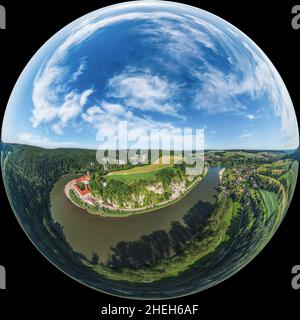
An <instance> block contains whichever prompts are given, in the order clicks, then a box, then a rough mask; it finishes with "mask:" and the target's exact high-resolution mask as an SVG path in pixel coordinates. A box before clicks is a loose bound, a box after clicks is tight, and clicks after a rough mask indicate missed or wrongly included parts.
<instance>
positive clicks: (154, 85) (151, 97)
mask: <svg viewBox="0 0 300 320" xmlns="http://www.w3.org/2000/svg"><path fill="white" fill-rule="evenodd" d="M108 85H109V91H108V96H110V97H113V98H118V99H121V100H122V102H123V103H124V104H125V105H126V106H128V107H131V108H134V109H139V110H142V111H153V112H159V113H163V114H168V115H171V116H177V117H179V114H178V111H179V109H180V106H179V105H178V104H176V103H174V104H171V103H170V101H172V100H173V98H174V96H176V94H178V90H179V86H178V85H177V84H175V83H170V82H169V81H168V80H167V79H166V78H163V77H159V76H157V75H153V74H151V72H150V71H136V70H125V71H124V72H123V73H121V74H119V75H116V76H114V77H113V78H111V79H110V80H109V83H108Z"/></svg>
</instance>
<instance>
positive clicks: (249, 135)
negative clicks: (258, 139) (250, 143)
mask: <svg viewBox="0 0 300 320" xmlns="http://www.w3.org/2000/svg"><path fill="white" fill-rule="evenodd" d="M252 137H253V133H251V132H245V133H243V134H241V135H240V138H241V139H245V138H252Z"/></svg>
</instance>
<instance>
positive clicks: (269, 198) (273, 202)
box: [259, 190, 278, 217]
mask: <svg viewBox="0 0 300 320" xmlns="http://www.w3.org/2000/svg"><path fill="white" fill-rule="evenodd" d="M259 192H260V195H261V198H262V200H263V203H264V205H265V208H266V214H267V217H269V216H271V215H272V214H274V213H276V212H277V210H278V200H277V197H276V194H275V193H274V192H270V191H266V190H259Z"/></svg>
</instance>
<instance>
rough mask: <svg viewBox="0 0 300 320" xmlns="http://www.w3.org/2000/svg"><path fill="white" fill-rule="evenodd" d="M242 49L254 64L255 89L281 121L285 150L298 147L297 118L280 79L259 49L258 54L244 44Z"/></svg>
mask: <svg viewBox="0 0 300 320" xmlns="http://www.w3.org/2000/svg"><path fill="white" fill-rule="evenodd" d="M244 47H245V48H246V50H248V52H250V54H251V56H252V57H253V59H254V61H255V62H256V68H255V71H254V72H255V80H256V86H257V88H259V89H260V90H262V92H266V93H267V94H268V97H269V101H270V106H271V107H272V108H273V111H274V113H275V115H276V116H277V117H280V119H281V128H280V131H281V134H282V135H283V137H284V138H285V140H286V141H285V148H297V147H298V146H299V131H298V125H297V118H296V115H295V110H294V107H293V103H292V100H291V98H290V95H289V93H288V91H287V89H286V86H285V84H284V82H283V80H282V78H281V77H280V75H279V73H278V71H277V70H276V68H275V67H274V65H273V64H272V63H271V61H270V60H269V59H268V57H266V55H265V54H264V53H263V52H262V51H261V50H260V49H258V52H259V53H260V54H258V53H256V52H255V51H254V50H253V49H252V48H251V47H250V46H249V45H248V44H247V43H245V42H244Z"/></svg>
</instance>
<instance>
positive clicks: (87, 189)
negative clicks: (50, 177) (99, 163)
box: [75, 184, 90, 196]
mask: <svg viewBox="0 0 300 320" xmlns="http://www.w3.org/2000/svg"><path fill="white" fill-rule="evenodd" d="M75 189H76V190H77V192H78V193H79V194H80V195H81V196H84V195H86V194H88V193H89V192H90V190H89V187H88V186H87V185H86V184H85V189H84V190H81V189H80V188H79V187H78V186H77V184H75Z"/></svg>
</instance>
